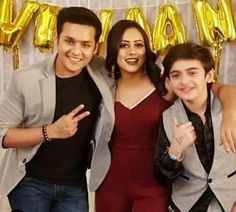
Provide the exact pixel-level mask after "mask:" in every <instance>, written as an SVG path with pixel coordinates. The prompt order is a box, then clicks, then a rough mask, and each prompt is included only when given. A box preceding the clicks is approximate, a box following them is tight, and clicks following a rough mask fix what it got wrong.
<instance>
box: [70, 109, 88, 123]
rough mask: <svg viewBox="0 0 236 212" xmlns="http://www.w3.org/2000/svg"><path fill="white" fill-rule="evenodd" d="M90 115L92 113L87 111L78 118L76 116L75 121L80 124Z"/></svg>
mask: <svg viewBox="0 0 236 212" xmlns="http://www.w3.org/2000/svg"><path fill="white" fill-rule="evenodd" d="M88 115H90V112H89V111H85V112H83V113H80V114H78V115H77V116H75V117H74V119H73V120H74V121H76V122H79V121H81V120H82V119H83V118H85V117H86V116H88Z"/></svg>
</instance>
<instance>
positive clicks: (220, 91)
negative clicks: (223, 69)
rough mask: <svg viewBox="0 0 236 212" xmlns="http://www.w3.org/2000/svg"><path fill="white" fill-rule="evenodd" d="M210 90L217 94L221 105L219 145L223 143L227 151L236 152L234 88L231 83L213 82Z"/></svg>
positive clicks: (235, 100) (235, 92) (235, 89)
mask: <svg viewBox="0 0 236 212" xmlns="http://www.w3.org/2000/svg"><path fill="white" fill-rule="evenodd" d="M212 90H213V92H214V93H215V94H216V95H218V96H219V99H220V101H221V103H222V105H223V116H222V122H221V129H220V138H221V142H220V145H222V144H223V146H224V148H225V150H226V151H227V152H230V151H232V152H234V153H236V88H235V87H234V86H231V85H225V84H219V83H213V84H212Z"/></svg>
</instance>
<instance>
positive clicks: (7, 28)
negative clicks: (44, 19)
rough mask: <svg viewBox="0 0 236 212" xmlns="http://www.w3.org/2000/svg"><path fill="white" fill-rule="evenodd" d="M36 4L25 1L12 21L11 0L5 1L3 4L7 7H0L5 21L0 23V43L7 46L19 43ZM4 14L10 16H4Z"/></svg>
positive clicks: (36, 6)
mask: <svg viewBox="0 0 236 212" xmlns="http://www.w3.org/2000/svg"><path fill="white" fill-rule="evenodd" d="M4 1H5V0H4ZM4 3H5V2H4ZM38 5H39V4H38V3H37V2H35V1H25V2H24V3H23V6H22V8H21V10H20V12H19V13H18V14H17V16H16V18H15V20H14V22H12V12H11V11H12V2H9V1H8V2H7V1H6V3H5V4H3V6H5V7H7V8H0V9H1V12H2V11H3V13H4V14H3V16H5V18H4V19H5V23H2V24H1V25H0V44H3V45H6V46H8V47H14V46H17V45H18V44H19V41H20V40H21V38H22V36H23V34H24V32H25V30H26V28H27V26H28V24H29V22H30V20H31V18H32V16H33V14H34V12H35V11H36V10H37V9H38ZM6 15H8V16H10V17H6ZM6 20H7V21H8V22H7V21H6Z"/></svg>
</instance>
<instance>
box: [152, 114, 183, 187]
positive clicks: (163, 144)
mask: <svg viewBox="0 0 236 212" xmlns="http://www.w3.org/2000/svg"><path fill="white" fill-rule="evenodd" d="M169 146H170V142H169V140H168V138H167V135H166V132H165V130H164V126H163V117H161V118H160V122H159V127H158V137H157V142H156V148H155V162H154V174H155V178H156V180H157V181H158V182H159V183H161V184H163V185H169V184H171V183H172V182H173V181H174V180H175V179H176V178H177V177H178V176H180V175H181V174H182V173H183V172H184V167H183V164H182V163H181V162H178V161H173V160H171V159H170V157H169V153H168V147H169Z"/></svg>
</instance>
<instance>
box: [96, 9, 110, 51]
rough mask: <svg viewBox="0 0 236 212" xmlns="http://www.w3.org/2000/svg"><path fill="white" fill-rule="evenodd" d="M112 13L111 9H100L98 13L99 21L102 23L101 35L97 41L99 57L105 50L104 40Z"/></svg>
mask: <svg viewBox="0 0 236 212" xmlns="http://www.w3.org/2000/svg"><path fill="white" fill-rule="evenodd" d="M112 13H113V12H112V9H102V10H100V11H99V19H100V21H101V22H102V34H101V36H100V39H99V49H98V54H99V55H103V52H104V49H105V40H106V38H107V35H108V32H109V29H110V24H111V17H112Z"/></svg>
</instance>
